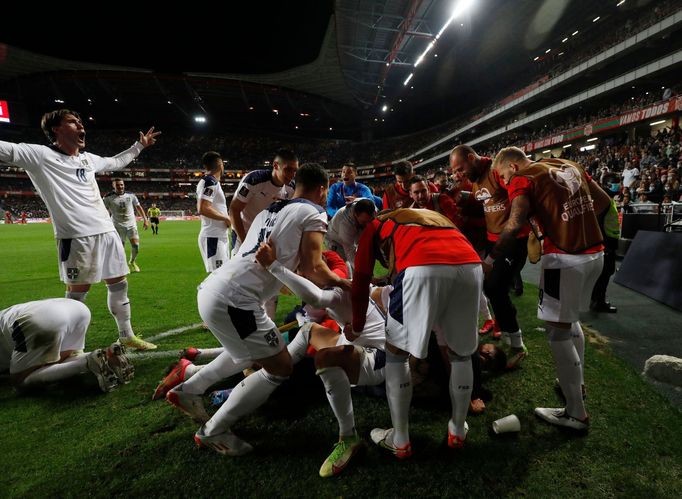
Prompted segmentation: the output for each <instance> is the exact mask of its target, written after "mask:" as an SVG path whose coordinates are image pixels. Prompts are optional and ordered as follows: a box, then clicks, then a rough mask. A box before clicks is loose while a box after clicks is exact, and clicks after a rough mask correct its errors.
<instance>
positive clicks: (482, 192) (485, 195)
mask: <svg viewBox="0 0 682 499" xmlns="http://www.w3.org/2000/svg"><path fill="white" fill-rule="evenodd" d="M474 197H475V198H476V201H483V202H484V203H487V202H488V200H489V199H491V198H492V196H491V195H490V191H489V190H488V189H486V188H485V187H483V188H482V189H479V190H477V191H476V193H475V194H474Z"/></svg>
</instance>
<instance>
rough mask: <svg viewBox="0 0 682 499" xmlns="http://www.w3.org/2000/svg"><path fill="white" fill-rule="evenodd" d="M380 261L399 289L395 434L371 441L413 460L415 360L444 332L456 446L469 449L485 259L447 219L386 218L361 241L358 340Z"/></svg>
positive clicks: (404, 212)
mask: <svg viewBox="0 0 682 499" xmlns="http://www.w3.org/2000/svg"><path fill="white" fill-rule="evenodd" d="M376 258H379V259H380V260H381V261H382V263H383V264H384V265H385V266H387V267H388V268H389V272H390V275H391V277H392V280H393V286H394V288H393V291H392V292H391V294H390V300H389V307H388V316H387V319H386V395H387V398H388V406H389V409H390V412H391V421H392V423H393V428H390V429H388V430H385V429H381V428H375V429H374V430H372V432H371V438H372V440H373V441H374V442H375V443H376V444H377V445H379V446H380V447H383V448H385V449H388V450H389V451H391V452H392V453H393V454H394V455H395V456H396V457H399V458H405V457H409V456H410V455H412V446H411V445H410V436H409V431H408V413H409V410H410V402H411V400H412V385H411V383H410V366H409V363H408V355H409V354H411V355H414V356H415V357H417V358H419V359H424V358H425V357H426V355H427V352H428V343H429V336H430V335H431V331H432V330H433V329H434V327H440V329H441V331H442V333H443V336H444V338H445V341H446V343H447V346H448V352H449V354H450V362H451V366H452V369H451V374H450V397H451V401H452V418H451V419H450V421H449V422H448V445H449V446H450V447H452V448H459V447H462V446H463V445H464V440H465V438H466V434H467V429H468V428H467V426H466V421H465V418H466V414H467V410H468V407H469V400H470V397H471V390H472V385H473V373H472V369H471V354H472V353H474V351H475V350H476V346H477V343H478V340H477V334H476V325H477V316H478V297H479V295H480V293H481V287H482V280H483V273H482V270H481V266H480V258H479V257H478V255H477V254H476V252H475V251H474V249H473V248H472V247H471V245H470V244H469V242H468V241H467V240H466V239H465V238H464V236H463V235H462V233H461V232H460V231H459V229H457V228H456V227H455V226H454V224H453V223H452V222H451V221H450V220H448V219H447V218H445V217H444V216H443V215H441V214H439V213H436V212H433V211H430V210H415V209H409V208H406V209H399V210H394V211H391V212H387V213H382V214H380V215H378V216H377V218H376V219H375V220H373V221H372V222H370V224H369V225H368V226H367V228H366V229H365V230H364V232H363V233H362V236H360V242H359V245H358V252H357V254H356V256H355V274H354V275H353V323H352V326H351V325H347V326H346V328H345V331H346V334H350V335H351V336H352V335H355V334H359V333H358V331H362V330H363V328H364V325H365V318H366V316H367V305H368V301H369V283H370V280H371V278H372V272H373V270H374V261H375V259H376Z"/></svg>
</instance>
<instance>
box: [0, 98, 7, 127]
mask: <svg viewBox="0 0 682 499" xmlns="http://www.w3.org/2000/svg"><path fill="white" fill-rule="evenodd" d="M0 122H2V123H9V108H8V107H7V101H6V100H0Z"/></svg>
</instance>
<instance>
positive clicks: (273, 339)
mask: <svg viewBox="0 0 682 499" xmlns="http://www.w3.org/2000/svg"><path fill="white" fill-rule="evenodd" d="M265 341H267V342H268V345H270V346H271V347H276V346H277V345H279V338H278V337H277V333H275V331H274V330H273V331H270V332H269V333H266V335H265Z"/></svg>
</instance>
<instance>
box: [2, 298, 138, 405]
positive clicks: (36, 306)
mask: <svg viewBox="0 0 682 499" xmlns="http://www.w3.org/2000/svg"><path fill="white" fill-rule="evenodd" d="M89 325H90V310H88V307H86V306H85V304H83V303H81V302H78V301H75V300H69V299H66V298H51V299H48V300H39V301H31V302H27V303H20V304H18V305H13V306H11V307H9V308H6V309H4V310H0V372H3V371H6V370H8V369H9V373H10V376H11V379H12V382H13V384H14V385H15V386H16V387H17V389H19V390H22V389H26V388H29V387H33V386H38V385H43V384H46V383H51V382H53V381H59V380H63V379H66V378H70V377H72V376H78V375H80V374H83V373H88V372H90V373H92V374H93V375H94V376H95V378H97V383H98V384H99V387H100V389H101V390H102V391H103V392H108V391H110V390H112V389H114V388H115V387H116V385H117V384H119V383H128V382H129V381H130V380H131V378H132V377H133V373H134V368H133V366H132V365H131V364H130V363H129V362H128V359H127V357H126V356H125V350H124V349H123V348H122V347H121V345H119V344H117V343H114V344H113V345H111V346H110V347H109V348H107V349H106V350H102V349H98V350H95V351H93V352H88V353H83V346H84V345H85V333H86V332H87V330H88V326H89Z"/></svg>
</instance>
